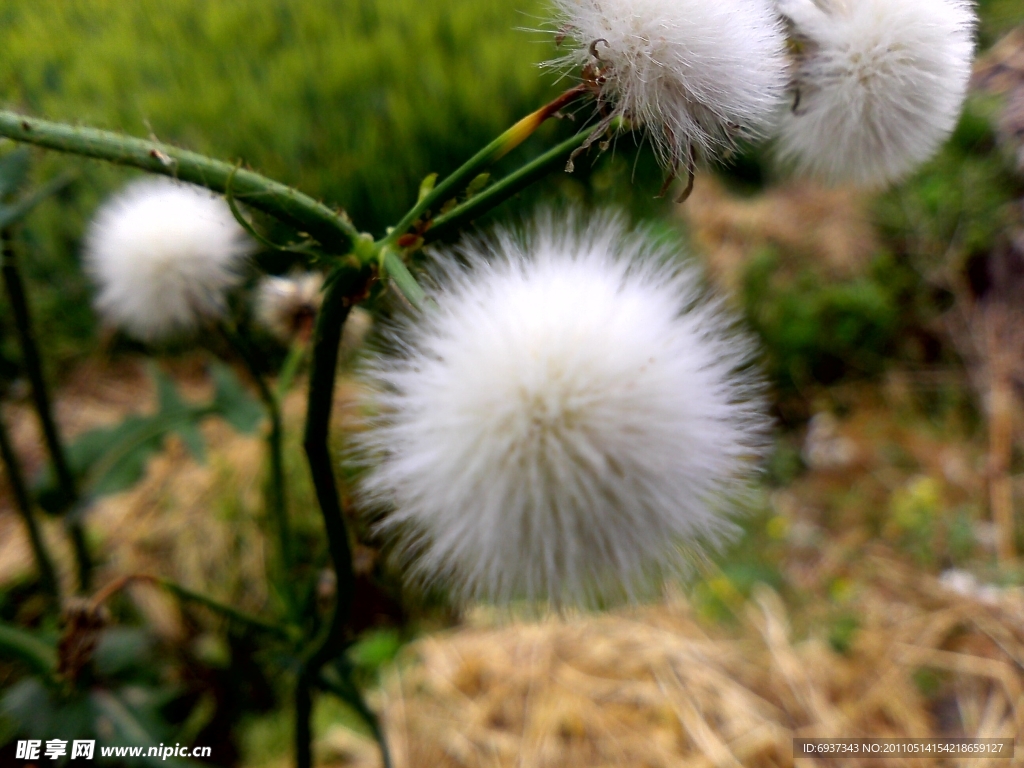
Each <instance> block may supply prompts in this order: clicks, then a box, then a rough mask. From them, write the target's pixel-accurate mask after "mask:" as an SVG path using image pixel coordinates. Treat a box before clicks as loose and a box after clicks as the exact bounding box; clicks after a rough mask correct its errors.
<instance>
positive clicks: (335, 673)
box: [318, 660, 391, 768]
mask: <svg viewBox="0 0 1024 768" xmlns="http://www.w3.org/2000/svg"><path fill="white" fill-rule="evenodd" d="M318 682H319V685H320V687H321V688H322V689H323V690H325V691H327V692H329V693H333V694H334V695H335V696H337V697H338V698H339V699H341V700H342V701H343V702H345V703H346V704H348V705H349V706H350V707H352V709H354V710H355V711H356V713H357V714H358V715H359V716H360V717H361V718H362V719H363V722H364V723H366V725H367V726H369V728H370V731H371V732H372V733H373V738H374V739H376V740H377V744H378V745H379V746H380V754H381V760H382V762H383V763H384V768H391V753H390V751H389V750H388V743H387V739H386V738H385V735H384V729H383V728H381V727H380V720H379V719H378V717H377V714H376V713H375V712H374V711H373V710H372V709H370V708H369V707H368V706H367V704H366V701H365V700H364V699H363V695H362V693H360V691H359V687H358V686H357V685H356V684H355V681H354V680H353V679H352V667H351V665H350V664H348V663H347V661H346V662H344V663H342V660H339V662H338V663H337V664H333V665H331V666H328V667H326V668H325V669H324V670H323V671H322V672H321V674H320V680H319V681H318Z"/></svg>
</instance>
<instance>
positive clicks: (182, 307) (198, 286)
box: [84, 178, 254, 341]
mask: <svg viewBox="0 0 1024 768" xmlns="http://www.w3.org/2000/svg"><path fill="white" fill-rule="evenodd" d="M253 250H254V243H253V242H252V241H251V240H250V239H249V238H248V236H247V235H246V233H245V231H244V230H243V229H242V228H241V227H240V226H239V225H238V222H236V221H235V219H234V217H233V216H232V214H231V210H230V208H229V206H228V204H227V203H226V202H225V201H224V200H223V199H222V198H220V197H218V196H216V195H214V194H213V193H212V192H209V191H207V190H205V189H202V188H201V187H196V186H193V185H191V184H184V183H180V182H176V181H172V180H170V179H164V178H146V179H141V180H139V181H136V182H134V183H132V184H130V185H129V186H128V187H127V188H125V189H124V190H123V191H121V192H120V193H119V194H117V195H115V196H114V197H112V198H111V199H110V200H108V201H107V202H106V203H104V205H103V206H102V207H101V208H100V209H99V211H98V212H97V213H96V215H95V217H94V219H93V221H92V223H91V225H90V227H89V230H88V232H87V234H86V238H85V254H84V256H85V267H86V270H87V272H88V274H89V276H90V277H91V278H92V279H93V281H94V282H95V283H96V286H97V288H98V293H97V295H96V298H95V302H94V303H95V306H96V309H97V311H98V312H99V313H100V315H101V316H102V317H103V319H104V321H106V322H107V323H109V324H111V325H114V326H116V327H119V328H121V329H122V330H124V331H125V332H127V333H128V334H130V335H132V336H134V337H136V338H138V339H141V340H143V341H157V340H160V339H163V338H166V337H168V336H172V335H174V334H176V333H183V332H188V331H192V330H195V329H196V328H197V327H198V326H199V325H200V324H201V323H202V322H204V321H205V320H209V319H215V318H218V317H220V316H221V315H223V313H224V311H225V309H226V300H225V296H226V293H227V292H228V291H229V290H230V289H232V288H234V287H235V286H237V285H238V284H239V283H240V282H241V281H242V277H243V276H242V272H241V267H242V264H243V262H244V260H245V257H246V256H247V255H249V254H250V253H252V251H253Z"/></svg>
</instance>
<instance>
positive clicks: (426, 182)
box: [416, 173, 437, 203]
mask: <svg viewBox="0 0 1024 768" xmlns="http://www.w3.org/2000/svg"><path fill="white" fill-rule="evenodd" d="M435 184H437V174H436V173H432V174H430V175H429V176H427V177H426V178H424V179H423V181H421V182H420V194H419V197H418V198H417V199H416V202H417V203H420V202H423V198H424V197H426V196H427V195H429V194H430V193H431V192H433V191H434V185H435Z"/></svg>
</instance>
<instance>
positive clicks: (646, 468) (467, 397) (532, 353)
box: [359, 215, 766, 605]
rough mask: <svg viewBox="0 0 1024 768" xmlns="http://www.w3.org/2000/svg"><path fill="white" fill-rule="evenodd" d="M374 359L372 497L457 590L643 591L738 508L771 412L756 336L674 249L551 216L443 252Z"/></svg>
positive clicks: (409, 560)
mask: <svg viewBox="0 0 1024 768" xmlns="http://www.w3.org/2000/svg"><path fill="white" fill-rule="evenodd" d="M433 276H434V279H435V280H436V284H437V291H436V293H435V300H436V302H437V305H438V306H437V309H436V310H428V311H427V312H426V313H424V314H422V315H418V316H412V315H409V316H408V317H406V318H404V319H402V320H400V321H398V323H397V325H395V326H393V327H392V328H391V329H390V331H389V333H390V345H391V347H392V349H393V351H392V352H391V353H390V354H387V355H384V356H382V357H379V358H377V359H376V362H374V363H373V364H372V365H371V366H370V367H369V368H368V369H367V371H366V374H367V376H368V378H369V381H370V383H371V384H372V390H373V392H374V396H373V397H374V399H373V408H374V410H375V411H376V412H377V413H378V416H377V417H376V418H374V419H372V421H371V424H370V426H369V428H368V430H367V431H366V432H365V433H363V434H362V435H361V437H360V438H359V450H360V454H361V456H362V460H363V461H365V462H366V464H367V465H368V467H369V470H368V473H367V475H366V477H365V480H364V481H363V483H362V486H361V494H362V498H363V501H364V503H366V504H367V505H368V506H377V507H387V508H389V509H390V511H389V512H388V513H386V514H385V516H384V517H383V521H382V522H381V523H380V524H379V525H380V528H381V530H382V531H384V532H387V533H389V534H393V536H394V538H395V540H396V541H397V544H396V549H397V552H398V554H399V556H400V557H403V558H404V559H405V565H406V568H407V572H408V573H410V575H411V576H412V578H413V579H414V580H415V581H417V582H419V583H422V584H427V585H430V584H438V583H440V584H443V585H444V586H445V587H446V588H448V589H449V590H450V592H451V594H452V595H453V596H454V597H455V598H456V599H463V600H470V599H486V600H492V601H496V602H499V603H503V602H507V601H509V600H513V599H518V598H525V599H530V600H549V601H551V602H553V603H556V604H559V605H564V604H585V605H588V604H595V603H599V602H600V603H607V602H609V601H615V600H618V599H622V598H633V597H638V596H641V595H643V594H644V593H646V592H647V591H648V590H649V589H650V588H653V587H656V586H658V585H660V582H659V581H658V577H660V576H664V575H665V574H667V573H669V572H673V571H675V570H677V569H681V568H684V567H685V565H686V564H687V563H688V562H690V560H692V558H693V557H696V556H699V554H700V552H701V551H702V547H703V546H705V545H709V544H714V543H716V542H718V541H719V540H721V539H722V538H723V537H726V536H727V535H728V534H729V533H730V532H731V530H732V528H733V526H732V523H731V522H730V519H729V516H728V515H727V514H725V513H724V512H723V509H725V507H724V506H723V503H724V502H723V498H724V495H725V494H727V492H729V491H730V490H733V489H735V488H738V487H739V486H740V485H741V484H742V480H743V478H744V476H746V475H747V474H749V472H750V470H751V468H752V459H753V457H755V456H756V454H757V453H758V450H759V449H760V447H761V441H762V437H763V435H764V432H765V426H766V417H765V416H764V408H763V403H762V400H761V397H760V390H759V386H758V383H757V380H756V378H755V377H754V376H752V375H751V374H750V373H749V372H744V371H745V370H747V369H745V368H744V366H745V364H746V363H747V362H748V357H749V353H750V352H751V345H750V343H749V342H748V340H747V339H746V338H745V337H744V336H743V335H742V334H740V333H738V332H737V331H736V329H735V327H734V324H733V321H732V319H731V318H730V317H729V315H728V314H727V313H726V312H725V310H724V309H723V308H722V307H721V306H720V304H719V303H717V302H715V301H713V300H708V299H706V298H704V297H703V294H702V291H701V289H700V288H699V280H698V276H697V275H696V273H695V272H694V270H693V268H692V267H691V266H686V265H685V264H683V263H681V262H680V261H679V260H678V259H677V258H675V254H673V253H672V249H671V248H669V247H667V246H661V245H657V244H655V243H652V241H651V240H650V238H649V237H648V235H647V234H645V233H643V232H635V231H629V230H628V229H627V228H626V227H625V226H624V224H623V223H622V221H621V220H620V219H619V218H617V217H615V216H610V215H606V216H604V217H601V218H597V219H594V220H584V219H582V218H578V219H576V220H575V221H574V222H572V223H568V224H567V223H566V222H564V221H562V222H557V223H556V222H555V221H554V220H553V219H551V218H546V219H544V218H542V219H541V220H540V221H539V222H538V223H535V224H534V225H533V226H532V227H531V228H530V229H528V230H527V231H526V232H525V234H522V235H518V234H514V233H512V232H509V231H501V232H499V233H498V234H496V235H494V236H493V237H492V238H490V239H484V240H467V241H465V242H464V243H463V244H462V245H461V246H460V247H459V249H458V250H457V252H456V253H455V254H450V253H449V254H446V255H445V256H444V258H440V257H439V258H438V259H437V260H436V261H435V264H434V271H433Z"/></svg>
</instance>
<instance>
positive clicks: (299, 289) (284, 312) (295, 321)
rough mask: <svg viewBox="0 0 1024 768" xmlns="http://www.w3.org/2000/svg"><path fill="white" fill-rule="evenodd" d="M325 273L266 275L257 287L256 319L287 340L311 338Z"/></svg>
mask: <svg viewBox="0 0 1024 768" xmlns="http://www.w3.org/2000/svg"><path fill="white" fill-rule="evenodd" d="M323 287H324V278H323V275H321V274H319V273H317V272H306V273H304V274H294V275H289V276H287V277H277V276H267V277H264V278H263V279H262V280H260V283H259V286H258V287H257V288H256V320H257V322H258V323H259V324H260V325H262V326H263V327H264V328H266V329H267V330H268V331H270V333H272V334H273V335H274V336H276V337H277V338H278V339H279V340H281V341H282V342H285V343H290V342H292V341H294V340H295V339H296V338H303V339H308V338H309V336H310V334H311V333H312V330H313V321H314V320H315V318H316V313H317V311H318V310H319V309H320V304H321V302H322V300H323V296H322V295H321V291H322V290H323Z"/></svg>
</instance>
